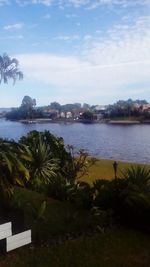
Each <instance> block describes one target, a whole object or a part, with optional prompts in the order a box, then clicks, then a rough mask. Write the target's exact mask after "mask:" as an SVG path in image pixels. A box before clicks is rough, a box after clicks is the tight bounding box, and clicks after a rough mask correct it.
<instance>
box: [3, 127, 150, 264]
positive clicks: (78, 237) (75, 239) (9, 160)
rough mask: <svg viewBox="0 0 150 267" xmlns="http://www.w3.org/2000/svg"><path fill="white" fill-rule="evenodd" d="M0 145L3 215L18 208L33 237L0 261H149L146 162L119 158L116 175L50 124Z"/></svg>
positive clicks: (149, 178) (149, 199) (109, 165)
mask: <svg viewBox="0 0 150 267" xmlns="http://www.w3.org/2000/svg"><path fill="white" fill-rule="evenodd" d="M0 147H1V153H0V170H1V181H0V190H1V195H0V196H1V210H0V214H1V218H2V217H3V216H4V215H6V210H7V213H8V214H9V213H11V214H13V213H14V214H15V213H16V211H18V210H19V211H21V212H23V214H24V220H25V225H26V227H29V228H31V229H32V238H33V243H32V245H31V246H29V247H27V248H21V249H18V250H17V251H14V252H11V253H10V254H9V255H7V257H6V256H1V257H0V266H4V264H5V266H33V265H35V266H48V264H50V263H51V266H56V267H57V266H93V267H95V266H100V263H101V266H116V267H117V266H127V267H128V266H133V265H135V266H148V264H149V247H150V242H149V230H150V227H149V225H150V215H149V214H150V168H149V166H144V165H132V166H131V165H130V164H128V163H123V162H122V163H120V162H119V165H118V168H119V169H118V171H117V173H116V174H117V175H115V173H114V169H113V166H112V163H113V162H112V161H107V160H98V161H96V160H95V159H91V158H89V157H88V155H87V153H86V152H85V151H83V150H81V151H79V152H78V155H76V153H74V149H73V148H72V147H68V148H66V147H65V144H64V142H63V139H62V138H58V137H55V136H53V135H52V134H50V133H49V132H48V131H45V132H37V131H33V132H30V133H29V134H28V135H27V136H26V137H22V138H21V139H20V140H19V142H17V143H16V142H14V141H8V140H2V139H1V140H0ZM114 177H115V178H114ZM88 182H89V183H88ZM131 229H132V230H131ZM139 230H140V231H142V232H139ZM145 232H146V233H147V236H145V234H144V233H145ZM144 244H145V248H143V247H144ZM85 248H86V249H85ZM124 258H125V259H124ZM12 264H13V265H12Z"/></svg>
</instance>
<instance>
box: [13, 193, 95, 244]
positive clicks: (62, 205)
mask: <svg viewBox="0 0 150 267" xmlns="http://www.w3.org/2000/svg"><path fill="white" fill-rule="evenodd" d="M15 199H17V200H18V199H19V202H20V207H21V208H23V210H24V211H25V221H26V225H27V227H31V228H32V236H33V239H34V240H36V241H42V240H44V241H46V240H50V239H52V238H55V237H57V238H58V237H59V236H63V235H66V234H67V233H79V232H81V231H83V229H84V231H86V230H87V231H88V229H89V228H90V229H91V228H92V227H93V225H94V224H95V221H93V216H92V214H91V212H89V211H88V210H84V209H77V208H76V207H75V206H73V205H71V204H70V203H69V202H66V201H62V202H60V201H57V200H54V199H50V198H45V197H44V196H42V195H41V194H38V193H36V192H33V191H29V190H26V189H21V188H19V189H16V191H15V194H14V202H15ZM44 200H45V201H46V203H47V205H46V210H45V212H44V214H43V218H37V216H36V215H37V213H38V207H40V205H41V203H42V202H43V201H44ZM33 210H37V212H34V213H33ZM43 226H44V227H43Z"/></svg>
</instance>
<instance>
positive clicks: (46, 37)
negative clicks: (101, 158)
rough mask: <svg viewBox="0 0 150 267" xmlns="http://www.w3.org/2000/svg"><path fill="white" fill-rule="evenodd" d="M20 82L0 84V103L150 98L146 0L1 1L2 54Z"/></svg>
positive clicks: (148, 5) (149, 9) (149, 19)
mask: <svg viewBox="0 0 150 267" xmlns="http://www.w3.org/2000/svg"><path fill="white" fill-rule="evenodd" d="M4 52H6V53H7V54H8V55H9V56H11V57H16V58H17V59H19V62H20V69H21V70H22V71H23V73H24V80H23V81H21V82H17V83H16V84H15V86H13V85H12V83H11V82H10V83H9V84H8V85H3V84H1V88H0V89H1V90H0V107H11V106H19V105H20V104H21V101H22V98H23V97H24V95H30V96H31V97H33V98H36V100H37V105H38V106H40V105H47V104H49V103H51V102H53V101H57V102H60V103H61V104H63V103H75V102H81V103H89V104H108V103H114V102H115V101H117V100H118V99H128V98H133V99H137V98H139V99H147V100H148V101H149V102H150V0H0V54H3V53H4Z"/></svg>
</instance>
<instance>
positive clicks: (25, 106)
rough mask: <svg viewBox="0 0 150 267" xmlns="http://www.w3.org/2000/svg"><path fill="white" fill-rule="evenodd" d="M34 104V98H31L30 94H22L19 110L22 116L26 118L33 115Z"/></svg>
mask: <svg viewBox="0 0 150 267" xmlns="http://www.w3.org/2000/svg"><path fill="white" fill-rule="evenodd" d="M35 106H36V100H35V99H34V98H33V99H32V98H31V97H30V96H28V95H26V96H24V98H23V100H22V104H21V107H20V111H21V112H22V113H24V116H25V117H26V118H27V119H31V118H32V117H33V109H34V107H35Z"/></svg>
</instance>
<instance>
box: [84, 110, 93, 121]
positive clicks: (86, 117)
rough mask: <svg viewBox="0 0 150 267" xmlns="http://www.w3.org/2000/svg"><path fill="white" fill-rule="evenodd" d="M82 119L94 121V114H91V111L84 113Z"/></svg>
mask: <svg viewBox="0 0 150 267" xmlns="http://www.w3.org/2000/svg"><path fill="white" fill-rule="evenodd" d="M82 119H84V120H93V119H94V115H93V112H91V111H85V112H83V114H82Z"/></svg>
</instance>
